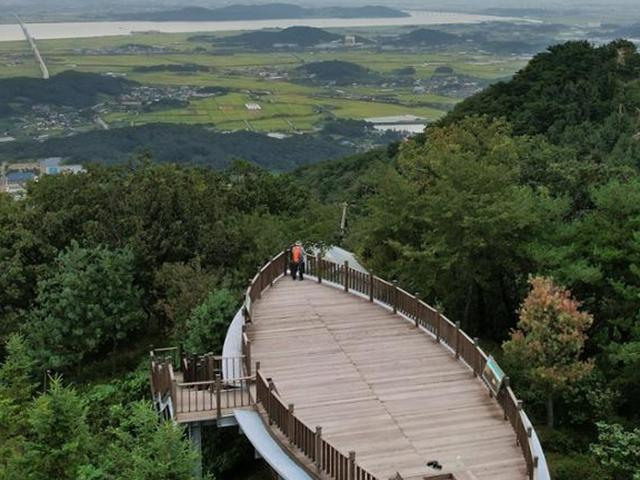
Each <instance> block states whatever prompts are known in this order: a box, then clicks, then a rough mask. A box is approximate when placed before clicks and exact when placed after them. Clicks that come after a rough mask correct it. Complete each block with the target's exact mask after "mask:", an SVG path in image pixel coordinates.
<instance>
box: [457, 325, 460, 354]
mask: <svg viewBox="0 0 640 480" xmlns="http://www.w3.org/2000/svg"><path fill="white" fill-rule="evenodd" d="M459 358H460V322H456V360H458V359H459Z"/></svg>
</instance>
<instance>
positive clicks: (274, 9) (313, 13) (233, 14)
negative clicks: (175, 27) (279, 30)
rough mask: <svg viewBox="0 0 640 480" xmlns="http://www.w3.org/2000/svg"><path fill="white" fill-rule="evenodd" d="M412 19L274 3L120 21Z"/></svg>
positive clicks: (375, 9)
mask: <svg viewBox="0 0 640 480" xmlns="http://www.w3.org/2000/svg"><path fill="white" fill-rule="evenodd" d="M408 16H409V14H408V13H406V12H403V11H401V10H396V9H393V8H388V7H379V6H365V7H321V8H306V7H300V6H298V5H292V4H287V3H270V4H266V5H230V6H228V7H222V8H215V9H209V8H202V7H185V8H181V9H179V10H166V11H159V12H145V13H130V14H123V15H121V16H120V17H121V18H124V19H127V20H140V21H154V22H168V21H182V22H191V21H200V22H202V21H234V20H273V19H285V18H301V19H302V18H393V17H408Z"/></svg>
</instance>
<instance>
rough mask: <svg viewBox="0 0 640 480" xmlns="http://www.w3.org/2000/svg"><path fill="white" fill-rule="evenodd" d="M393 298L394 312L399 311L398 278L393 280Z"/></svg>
mask: <svg viewBox="0 0 640 480" xmlns="http://www.w3.org/2000/svg"><path fill="white" fill-rule="evenodd" d="M392 295H393V299H392V302H391V303H393V305H392V306H393V313H398V280H394V281H393V293H392Z"/></svg>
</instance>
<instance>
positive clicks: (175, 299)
mask: <svg viewBox="0 0 640 480" xmlns="http://www.w3.org/2000/svg"><path fill="white" fill-rule="evenodd" d="M222 276H223V275H222V273H221V272H211V271H208V270H206V269H204V268H203V267H202V264H201V262H200V260H199V259H194V260H192V261H190V262H188V263H182V262H178V263H164V264H162V266H161V267H160V268H158V269H157V270H156V273H155V276H154V279H153V295H154V297H155V298H156V299H157V300H156V303H155V305H154V307H155V312H156V315H157V316H158V317H159V318H161V319H163V323H165V324H166V326H167V327H169V328H170V329H172V330H173V332H174V334H175V336H176V337H177V338H182V337H183V336H184V334H185V332H184V331H183V329H184V326H185V324H186V320H187V318H188V317H189V314H190V313H191V311H192V310H193V309H194V308H195V307H197V306H198V305H200V304H201V303H202V302H203V301H204V300H205V299H206V298H207V296H208V295H209V292H211V291H212V290H214V288H215V287H216V286H217V285H218V284H219V283H220V281H221V277H222Z"/></svg>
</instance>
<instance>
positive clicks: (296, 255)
mask: <svg viewBox="0 0 640 480" xmlns="http://www.w3.org/2000/svg"><path fill="white" fill-rule="evenodd" d="M291 261H292V262H293V263H300V262H301V261H302V247H301V246H300V245H296V246H295V247H293V248H292V249H291Z"/></svg>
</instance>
